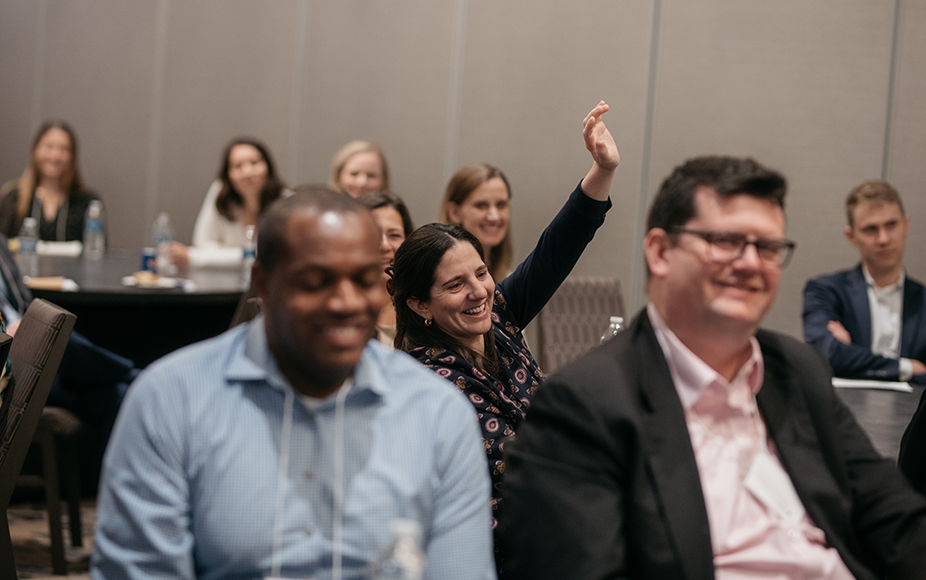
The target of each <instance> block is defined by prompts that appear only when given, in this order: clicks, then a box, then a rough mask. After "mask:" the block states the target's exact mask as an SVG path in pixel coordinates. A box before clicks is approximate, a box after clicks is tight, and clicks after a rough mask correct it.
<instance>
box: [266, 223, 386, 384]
mask: <svg viewBox="0 0 926 580" xmlns="http://www.w3.org/2000/svg"><path fill="white" fill-rule="evenodd" d="M285 232H286V248H287V251H286V255H285V257H284V258H280V259H279V263H278V264H277V265H276V266H275V267H274V268H273V269H272V270H271V271H269V272H268V271H266V270H264V269H262V268H260V267H257V268H255V270H254V282H255V285H256V288H257V295H258V296H259V297H260V299H261V304H262V312H263V313H264V324H265V328H266V333H267V343H268V346H269V347H270V351H271V352H272V353H273V355H274V357H275V358H276V360H277V364H278V365H279V367H280V370H281V372H282V373H283V375H284V376H285V377H286V378H287V379H288V380H289V381H290V383H291V384H292V385H293V386H294V387H295V388H296V389H297V390H298V391H299V392H301V393H303V394H307V395H312V396H325V395H327V394H329V393H331V392H333V391H334V390H335V389H336V388H337V387H338V386H339V385H340V384H341V383H342V382H343V381H344V379H346V378H347V377H348V376H350V374H351V373H352V372H353V368H354V367H355V366H356V364H357V363H358V362H359V360H360V356H361V353H362V352H363V348H364V346H365V345H366V343H367V341H368V340H369V339H370V337H372V336H373V335H374V333H375V324H376V319H377V317H378V316H379V312H380V310H381V309H382V307H383V305H384V304H385V302H386V290H385V288H384V286H383V283H382V266H381V263H380V250H379V236H378V231H377V228H376V226H375V225H374V223H373V221H372V220H371V219H370V217H369V216H368V215H366V214H362V213H352V212H347V213H340V212H335V211H325V212H322V213H320V212H319V211H318V210H314V209H310V210H302V211H300V212H298V213H296V214H294V215H293V216H291V217H290V218H289V220H288V221H287V223H286V228H285Z"/></svg>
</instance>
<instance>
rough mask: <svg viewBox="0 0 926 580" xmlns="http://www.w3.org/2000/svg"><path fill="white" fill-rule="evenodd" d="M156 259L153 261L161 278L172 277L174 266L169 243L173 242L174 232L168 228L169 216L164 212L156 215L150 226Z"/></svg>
mask: <svg viewBox="0 0 926 580" xmlns="http://www.w3.org/2000/svg"><path fill="white" fill-rule="evenodd" d="M151 231H152V234H153V240H154V248H155V252H156V257H155V259H154V262H155V267H156V268H157V272H158V274H159V275H161V276H172V275H173V274H174V264H173V262H172V261H171V259H170V243H171V242H172V241H173V240H174V230H173V229H172V228H171V227H170V216H168V215H167V212H166V211H162V212H161V213H159V214H158V217H157V218H155V220H154V225H153V226H151Z"/></svg>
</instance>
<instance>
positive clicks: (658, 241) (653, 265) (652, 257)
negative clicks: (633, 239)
mask: <svg viewBox="0 0 926 580" xmlns="http://www.w3.org/2000/svg"><path fill="white" fill-rule="evenodd" d="M668 249H669V234H668V233H667V232H666V231H665V230H664V229H662V228H653V229H651V230H650V231H648V232H646V237H645V238H643V255H644V256H645V257H646V265H647V267H648V268H649V272H650V275H652V276H654V277H656V278H663V277H665V275H666V274H667V273H668V272H669V262H668V260H666V256H665V253H666V250H668Z"/></svg>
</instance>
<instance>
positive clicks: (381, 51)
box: [299, 0, 454, 225]
mask: <svg viewBox="0 0 926 580" xmlns="http://www.w3.org/2000/svg"><path fill="white" fill-rule="evenodd" d="M453 8H454V6H453V4H452V3H450V2H429V1H428V0H414V1H407V2H402V3H370V2H366V1H364V0H349V1H346V2H331V3H327V2H326V3H316V4H313V5H312V12H311V16H310V29H309V34H308V51H307V64H306V70H307V72H306V85H305V93H304V101H303V106H304V109H303V129H302V131H303V137H302V143H303V145H302V149H301V154H300V158H299V160H300V169H299V179H300V181H304V182H326V181H327V180H328V172H329V166H330V163H331V159H332V157H333V156H334V154H335V152H336V151H337V150H338V149H339V148H340V147H341V146H342V145H344V144H345V143H347V142H348V141H351V140H353V139H369V140H372V141H375V142H377V143H379V144H381V145H382V146H383V148H384V150H385V152H386V156H387V158H388V161H389V165H390V171H391V179H392V188H393V190H395V191H396V192H397V193H398V194H400V195H401V196H402V197H403V198H404V199H405V201H406V202H407V203H408V205H409V208H410V210H411V212H412V217H413V218H414V221H415V223H416V224H418V225H420V224H422V223H426V222H430V221H434V217H435V211H436V208H437V203H438V201H437V197H438V196H439V194H440V192H441V191H442V189H443V173H442V170H443V159H444V145H445V140H446V139H445V136H446V131H447V130H448V125H447V115H448V104H447V103H448V98H449V91H450V54H451V41H452V30H453V25H454V22H453V18H454V9H453Z"/></svg>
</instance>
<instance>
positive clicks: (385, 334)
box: [358, 191, 415, 347]
mask: <svg viewBox="0 0 926 580" xmlns="http://www.w3.org/2000/svg"><path fill="white" fill-rule="evenodd" d="M358 201H360V203H362V204H363V205H364V206H365V207H366V208H367V209H369V210H370V213H372V214H373V219H374V220H375V221H376V225H378V226H379V229H381V230H382V241H381V242H380V245H379V249H380V252H381V253H382V263H383V284H387V287H388V283H389V274H388V270H389V268H390V267H391V266H392V262H393V260H394V259H395V252H396V250H398V249H399V246H401V245H402V242H404V241H405V238H407V237H408V236H409V235H411V233H412V231H413V230H414V229H415V228H414V226H413V225H412V218H411V215H409V213H408V208H407V207H406V206H405V202H404V201H402V198H400V197H399V196H398V195H396V194H394V193H392V192H389V191H374V192H373V193H367V194H365V195H363V196H362V197H360V198H359V200H358ZM390 294H391V293H390ZM376 339H377V340H379V341H380V342H381V343H383V344H385V345H388V346H390V347H391V346H392V345H393V344H394V342H395V305H394V304H393V303H392V300H391V299H390V300H389V301H388V302H386V305H385V306H384V307H383V309H382V310H381V311H380V313H379V319H377V321H376Z"/></svg>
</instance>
